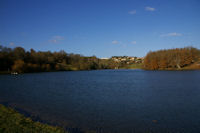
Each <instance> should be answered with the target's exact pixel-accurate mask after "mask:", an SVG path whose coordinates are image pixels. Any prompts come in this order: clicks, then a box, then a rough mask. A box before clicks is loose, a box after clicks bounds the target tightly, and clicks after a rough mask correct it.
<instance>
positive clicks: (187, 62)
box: [144, 47, 200, 70]
mask: <svg viewBox="0 0 200 133" xmlns="http://www.w3.org/2000/svg"><path fill="white" fill-rule="evenodd" d="M199 61H200V50H199V49H196V48H193V47H186V48H176V49H168V50H159V51H155V52H149V53H148V54H147V55H146V57H145V59H144V69H147V70H171V69H172V70H174V69H177V70H182V69H200V65H199Z"/></svg>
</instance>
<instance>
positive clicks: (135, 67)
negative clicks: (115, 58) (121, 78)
mask: <svg viewBox="0 0 200 133" xmlns="http://www.w3.org/2000/svg"><path fill="white" fill-rule="evenodd" d="M142 66H143V64H142V63H138V64H130V65H127V66H125V67H121V68H120V69H142Z"/></svg>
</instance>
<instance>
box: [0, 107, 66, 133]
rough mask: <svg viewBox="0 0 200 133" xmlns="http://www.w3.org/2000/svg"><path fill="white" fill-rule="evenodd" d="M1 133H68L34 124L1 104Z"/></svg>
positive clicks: (56, 128)
mask: <svg viewBox="0 0 200 133" xmlns="http://www.w3.org/2000/svg"><path fill="white" fill-rule="evenodd" d="M0 133H67V132H66V131H65V130H63V129H62V128H59V127H54V126H50V125H47V124H42V123H40V122H34V121H32V120H31V119H30V118H26V117H25V116H23V115H22V114H19V113H18V112H16V111H15V110H13V109H11V108H7V107H5V106H4V105H1V104H0Z"/></svg>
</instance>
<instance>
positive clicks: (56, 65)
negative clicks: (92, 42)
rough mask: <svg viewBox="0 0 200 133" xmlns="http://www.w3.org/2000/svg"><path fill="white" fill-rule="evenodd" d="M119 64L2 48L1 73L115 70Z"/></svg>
mask: <svg viewBox="0 0 200 133" xmlns="http://www.w3.org/2000/svg"><path fill="white" fill-rule="evenodd" d="M118 66H119V63H117V62H115V61H113V60H111V59H108V60H103V59H99V58H97V57H95V56H92V57H85V56H82V55H79V54H73V53H70V54H68V53H66V52H65V51H63V50H61V51H59V52H50V51H47V52H41V51H38V52H36V51H35V50H34V49H30V51H26V50H25V49H24V48H22V47H16V48H14V49H11V48H7V47H3V46H0V71H6V72H18V73H25V72H43V71H46V72H48V71H66V70H96V69H114V68H116V67H118Z"/></svg>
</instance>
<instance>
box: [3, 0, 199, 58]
mask: <svg viewBox="0 0 200 133" xmlns="http://www.w3.org/2000/svg"><path fill="white" fill-rule="evenodd" d="M199 7H200V1H199V0H63V1H62V0H24V1H23V0H0V45H3V46H7V47H12V48H13V47H16V46H21V47H24V48H25V49H26V50H29V49H31V48H33V49H35V50H37V51H47V50H50V51H60V50H65V51H66V52H67V53H78V54H82V55H85V56H92V55H96V56H97V57H111V56H115V55H117V56H119V55H128V56H140V57H142V56H145V55H146V53H147V52H149V51H150V50H151V51H154V50H159V49H168V48H176V47H185V46H193V47H196V48H200V8H199Z"/></svg>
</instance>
